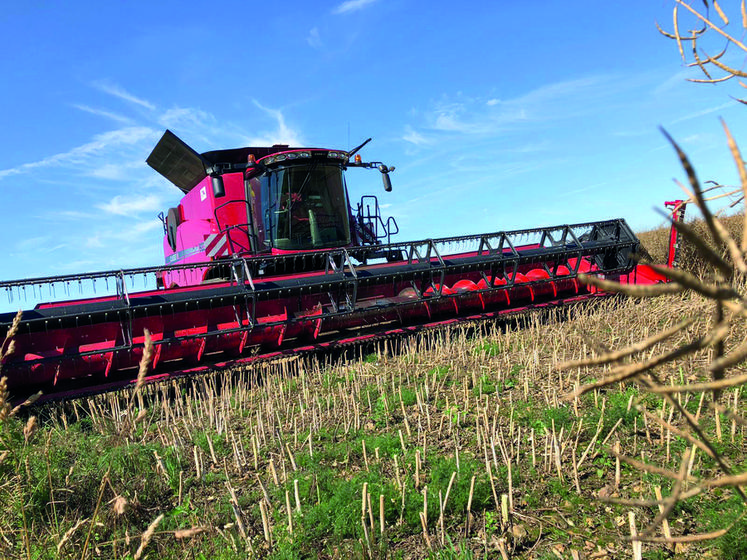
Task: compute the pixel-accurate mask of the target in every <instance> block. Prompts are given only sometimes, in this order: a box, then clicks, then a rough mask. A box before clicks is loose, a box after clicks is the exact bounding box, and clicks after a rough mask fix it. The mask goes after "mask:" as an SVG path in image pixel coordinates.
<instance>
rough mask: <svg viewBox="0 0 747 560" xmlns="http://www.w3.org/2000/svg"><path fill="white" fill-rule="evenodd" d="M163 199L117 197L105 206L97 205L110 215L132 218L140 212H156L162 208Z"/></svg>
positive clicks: (151, 196) (155, 197)
mask: <svg viewBox="0 0 747 560" xmlns="http://www.w3.org/2000/svg"><path fill="white" fill-rule="evenodd" d="M161 204H162V203H161V199H160V198H159V197H158V196H156V195H152V194H150V195H147V196H131V197H125V196H122V195H118V196H115V197H114V198H112V199H111V200H110V201H109V202H107V203H105V204H98V205H96V207H97V208H99V209H101V210H103V211H104V212H107V213H109V214H115V215H118V216H131V215H132V214H137V213H140V212H154V211H156V210H158V209H159V208H160V207H161Z"/></svg>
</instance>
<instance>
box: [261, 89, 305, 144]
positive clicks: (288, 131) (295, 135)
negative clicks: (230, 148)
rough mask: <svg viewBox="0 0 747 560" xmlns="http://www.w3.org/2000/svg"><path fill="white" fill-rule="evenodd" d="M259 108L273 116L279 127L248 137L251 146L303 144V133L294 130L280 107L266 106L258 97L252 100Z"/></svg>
mask: <svg viewBox="0 0 747 560" xmlns="http://www.w3.org/2000/svg"><path fill="white" fill-rule="evenodd" d="M252 101H253V103H254V105H256V106H257V108H259V109H261V110H262V111H263V112H264V113H265V114H266V115H268V116H270V117H272V118H273V119H274V120H275V122H276V124H277V129H276V130H274V131H268V132H264V133H262V134H260V135H259V136H255V137H252V138H249V139H248V144H249V145H251V146H271V145H273V144H288V145H290V146H301V145H303V139H302V137H301V134H300V133H299V132H298V131H297V130H293V129H292V128H291V127H290V126H288V124H287V123H286V122H285V115H283V112H282V111H281V110H280V109H270V108H269V107H265V106H264V105H262V104H261V103H260V102H259V101H257V100H256V99H254V100H252Z"/></svg>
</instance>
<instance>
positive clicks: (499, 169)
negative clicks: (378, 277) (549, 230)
mask: <svg viewBox="0 0 747 560" xmlns="http://www.w3.org/2000/svg"><path fill="white" fill-rule="evenodd" d="M721 5H722V7H723V8H724V9H725V10H727V11H728V10H730V11H731V13H734V14H737V13H738V2H737V1H736V0H724V1H723V2H722V3H721ZM672 6H673V1H670V0H630V1H627V2H624V3H600V2H598V0H596V1H592V0H588V1H578V0H568V1H565V2H559V1H557V0H534V1H533V2H508V1H505V0H493V1H490V2H481V1H475V2H470V3H467V4H460V3H455V2H443V1H440V0H433V1H429V2H425V1H421V0H345V1H341V0H332V1H329V2H327V1H316V2H308V1H303V2H301V1H297V0H289V1H286V2H282V3H271V2H261V3H260V2H254V1H244V2H221V3H215V4H205V3H204V2H200V3H197V2H191V1H188V0H182V1H180V2H175V1H171V0H163V1H158V2H153V1H148V2H145V1H139V0H132V1H128V2H126V3H124V2H88V1H76V0H70V1H69V2H65V3H52V2H41V1H38V0H29V1H28V2H12V3H11V2H6V3H4V6H3V9H2V10H0V30H1V31H2V36H3V39H4V44H5V47H4V49H3V50H4V55H3V56H2V57H0V72H1V73H2V75H3V76H5V78H4V87H2V88H0V104H1V105H2V107H3V110H2V111H1V112H0V130H2V131H3V133H4V134H3V139H2V141H1V142H2V144H1V146H2V149H0V219H2V222H3V226H4V227H3V228H2V234H1V235H2V246H3V247H4V258H2V259H0V280H10V279H18V278H29V277H38V276H49V275H59V274H70V273H76V272H86V271H93V270H109V269H114V268H116V269H120V268H128V267H136V266H147V265H157V264H160V263H163V250H162V239H163V231H162V226H161V222H160V221H159V220H158V218H157V214H158V213H159V212H161V211H164V212H165V211H166V210H167V209H168V208H169V207H171V206H175V205H176V204H178V202H179V200H180V195H181V192H180V191H179V190H178V189H177V188H176V187H174V186H173V185H171V184H170V183H169V182H168V181H166V180H165V179H163V178H162V177H161V176H160V175H158V174H157V173H155V172H154V171H153V170H152V169H150V167H148V166H147V165H146V164H145V159H146V158H147V156H148V154H149V153H150V151H151V149H152V148H153V146H154V145H155V143H156V142H157V141H158V139H159V138H160V136H161V134H162V133H163V131H164V130H165V129H167V128H168V129H170V130H172V131H173V132H174V133H175V134H177V135H178V136H179V137H180V138H182V139H183V140H184V141H185V142H186V143H187V144H189V145H190V146H192V147H193V148H194V149H195V150H197V151H198V152H205V151H210V150H215V149H222V148H234V147H242V146H250V145H254V146H262V145H271V144H274V143H287V144H290V145H293V146H316V147H329V148H338V149H339V148H343V149H349V148H351V147H353V146H356V145H358V144H360V143H361V142H362V141H363V140H365V139H366V138H368V137H372V138H373V141H372V142H371V143H369V144H368V145H367V146H366V147H365V148H364V149H363V151H362V152H361V153H362V156H363V158H364V160H365V161H371V160H374V161H383V162H385V163H386V164H388V165H392V166H395V167H396V170H395V171H394V172H393V173H392V174H391V179H392V183H393V185H394V189H393V192H391V193H385V192H384V190H383V188H382V185H381V177H380V174H379V173H378V172H376V171H375V170H360V169H353V170H350V171H349V172H348V175H347V183H348V186H349V189H350V198H351V202H354V201H355V200H358V199H360V196H362V195H364V194H375V195H377V196H378V197H379V200H380V203H381V204H382V208H383V213H384V214H385V215H393V216H395V218H396V219H397V220H398V223H399V226H400V234H399V236H398V239H399V240H401V241H407V240H415V239H422V238H428V237H441V236H452V235H460V234H468V233H484V232H493V231H501V230H510V229H518V228H531V227H539V226H550V225H558V224H566V223H576V222H584V221H592V220H602V219H607V218H618V217H622V218H625V219H626V220H627V221H628V223H629V224H631V226H632V227H633V228H634V229H636V230H643V229H649V228H653V227H656V226H658V225H660V224H661V223H662V217H661V215H660V214H659V213H657V211H656V208H660V207H662V205H663V202H664V201H665V200H671V199H674V198H678V197H681V191H680V189H679V187H678V186H677V185H676V183H675V182H674V180H673V179H675V178H678V179H680V180H684V178H685V176H684V173H683V172H682V169H681V166H680V165H679V163H678V160H677V157H676V155H675V154H674V151H673V150H672V148H671V146H670V145H669V144H668V143H667V141H666V139H665V138H664V136H663V134H662V132H661V131H660V127H663V128H665V129H666V130H667V131H668V132H669V133H670V134H671V135H672V136H673V137H674V138H675V139H676V141H677V142H679V143H680V144H681V146H682V147H683V149H684V150H685V151H686V152H687V154H688V156H690V158H691V159H692V161H693V164H694V166H695V168H696V170H697V171H698V174H699V176H700V178H701V180H703V181H706V180H716V181H718V182H720V183H723V184H736V182H737V175H736V171H735V167H734V164H733V162H732V161H731V159H730V156H729V152H728V148H727V145H726V140H725V137H724V133H723V130H722V127H721V123H720V121H719V117H721V118H723V119H724V120H725V121H726V122H727V123H728V125H729V126H730V128H731V130H732V132H733V134H734V135H735V137H736V139H737V141H738V142H739V140H740V137H741V138H745V137H747V121H746V120H745V118H744V116H745V114H747V113H745V111H747V107H745V106H744V105H740V104H739V103H737V102H736V101H734V99H733V97H734V96H737V95H740V94H741V92H740V91H739V87H738V85H737V84H733V85H730V84H729V83H726V84H719V85H705V84H696V83H692V82H688V81H687V78H693V77H695V78H697V77H699V76H698V74H697V73H696V72H695V71H694V70H692V69H689V68H687V67H686V66H685V65H684V64H683V62H682V60H681V59H680V56H679V54H678V52H677V47H676V44H675V43H674V42H672V41H671V40H668V39H666V38H665V37H663V36H662V35H661V34H660V33H659V32H658V31H657V29H656V22H659V23H660V24H661V25H662V27H664V28H666V29H669V30H671V22H672ZM721 46H723V45H719V44H718V41H716V42H715V43H714V49H716V48H718V49H720V48H721ZM725 60H729V61H730V62H731V63H733V64H735V65H736V66H739V67H741V65H743V63H744V57H742V58H740V57H739V56H738V55H737V53H736V52H732V51H730V52H729V53H727V55H726V58H725ZM735 88H736V89H735ZM741 91H742V92H744V90H743V89H742V90H741ZM745 142H747V140H745ZM745 149H747V148H745Z"/></svg>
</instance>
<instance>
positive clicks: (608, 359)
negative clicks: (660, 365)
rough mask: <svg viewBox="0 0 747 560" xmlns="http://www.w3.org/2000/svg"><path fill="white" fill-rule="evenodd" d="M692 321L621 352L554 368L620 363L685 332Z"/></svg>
mask: <svg viewBox="0 0 747 560" xmlns="http://www.w3.org/2000/svg"><path fill="white" fill-rule="evenodd" d="M694 321H695V319H694V318H689V319H685V320H684V321H681V322H679V323H677V324H676V325H674V326H673V327H670V328H668V329H666V330H664V331H662V332H660V333H657V334H655V335H653V336H651V337H649V338H647V339H646V340H642V341H640V342H637V343H635V344H631V345H630V346H628V347H627V348H623V349H622V350H617V351H610V352H606V353H605V354H604V355H602V356H597V357H595V358H586V359H583V360H575V361H571V362H563V363H562V364H559V365H558V366H556V369H558V370H564V369H571V368H576V367H584V366H596V365H603V364H609V363H612V362H617V361H620V360H622V359H623V358H627V357H628V356H630V355H632V354H635V353H637V352H643V351H644V350H648V349H649V348H651V347H652V346H654V345H656V344H658V343H659V342H661V341H663V340H666V339H667V338H669V337H670V336H672V335H675V334H677V333H678V332H680V331H683V330H685V329H686V328H687V327H689V326H690V325H692V324H693V322H694Z"/></svg>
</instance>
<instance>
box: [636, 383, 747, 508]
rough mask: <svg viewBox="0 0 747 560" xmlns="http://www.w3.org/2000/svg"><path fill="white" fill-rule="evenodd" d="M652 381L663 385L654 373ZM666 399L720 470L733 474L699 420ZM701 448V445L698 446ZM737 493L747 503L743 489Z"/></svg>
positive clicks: (676, 403)
mask: <svg viewBox="0 0 747 560" xmlns="http://www.w3.org/2000/svg"><path fill="white" fill-rule="evenodd" d="M650 376H651V379H652V380H653V381H654V383H656V384H658V385H661V382H660V381H659V379H658V378H657V376H656V375H655V374H654V372H650ZM664 398H665V399H666V400H667V401H668V402H669V404H670V405H672V407H674V408H676V409H677V412H679V413H680V414H681V415H682V417H683V418H685V420H686V421H687V423H688V425H689V426H690V428H691V429H692V430H693V432H695V434H696V435H697V436H698V437H699V438H700V442H701V443H702V444H703V445H705V446H706V447H707V448H708V453H709V454H710V455H711V456H712V457H713V458H714V460H715V461H716V462H717V463H718V466H719V468H720V469H721V470H722V471H723V472H724V473H725V474H727V475H730V474H731V467H730V466H729V465H728V464H727V463H726V462H725V461H724V459H723V457H721V455H720V454H719V453H718V452H717V451H716V449H715V448H714V447H713V444H712V443H711V440H710V439H708V437H707V436H706V435H705V434H704V433H703V430H702V429H701V427H700V424H699V423H698V420H697V418H694V417H693V415H692V414H690V413H689V412H688V411H687V410H686V409H685V407H684V406H683V405H682V403H681V402H680V401H679V400H677V399H675V398H673V397H672V396H671V395H667V394H665V395H664ZM697 445H698V446H699V447H700V444H697ZM735 490H736V491H737V494H739V497H740V498H742V501H743V502H745V503H747V495H745V493H744V492H743V491H742V489H741V488H740V487H739V486H737V487H736V488H735Z"/></svg>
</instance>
